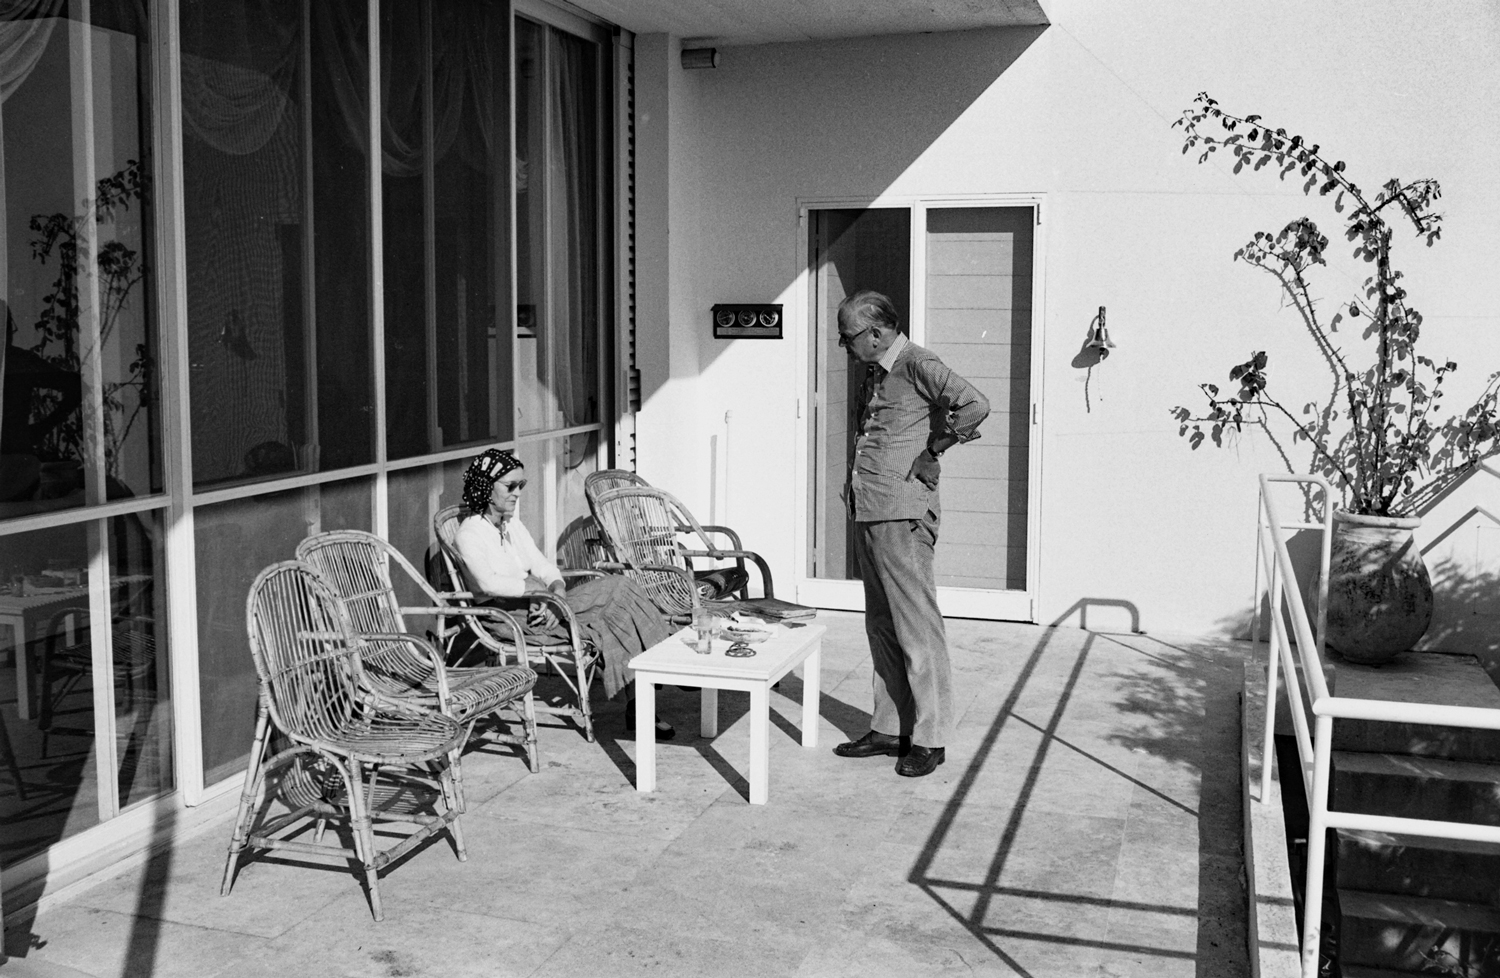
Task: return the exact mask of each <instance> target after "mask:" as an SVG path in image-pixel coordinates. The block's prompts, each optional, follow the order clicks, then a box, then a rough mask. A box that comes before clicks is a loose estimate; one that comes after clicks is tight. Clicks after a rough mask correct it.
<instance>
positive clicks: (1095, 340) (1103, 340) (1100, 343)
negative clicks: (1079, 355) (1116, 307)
mask: <svg viewBox="0 0 1500 978" xmlns="http://www.w3.org/2000/svg"><path fill="white" fill-rule="evenodd" d="M1084 346H1085V347H1087V348H1089V349H1094V350H1098V351H1099V359H1100V360H1103V359H1104V358H1105V357H1107V356H1109V351H1110V350H1113V349H1114V348H1115V344H1114V341H1113V340H1111V339H1110V338H1109V330H1108V329H1106V328H1105V326H1104V307H1103V306H1100V307H1099V315H1098V317H1097V318H1096V319H1095V320H1094V324H1093V328H1092V329H1091V330H1089V339H1088V342H1087V343H1085V344H1084Z"/></svg>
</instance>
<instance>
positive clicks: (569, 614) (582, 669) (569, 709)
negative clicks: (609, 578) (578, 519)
mask: <svg viewBox="0 0 1500 978" xmlns="http://www.w3.org/2000/svg"><path fill="white" fill-rule="evenodd" d="M467 513H468V509H467V508H465V507H463V506H449V507H447V508H445V509H442V510H440V511H439V512H438V514H437V515H436V516H434V517H433V518H432V528H433V530H434V532H435V533H436V534H437V538H438V543H439V544H440V546H441V548H442V556H443V568H444V570H445V571H446V572H447V574H448V583H449V587H450V588H452V590H451V591H449V592H447V593H448V594H449V595H450V596H451V597H452V599H453V601H454V602H455V603H457V604H460V605H469V604H470V603H471V602H472V601H473V599H474V593H473V592H472V591H470V590H466V584H465V582H464V570H463V561H462V560H461V559H460V558H459V556H458V551H457V549H456V548H455V546H454V542H453V541H454V539H455V537H456V534H457V533H458V523H459V520H461V519H463V517H464V516H465V515H466V514H467ZM563 576H564V577H593V576H598V575H597V574H596V573H595V572H593V571H588V570H572V571H564V572H563ZM522 597H523V598H524V599H525V600H528V601H540V602H543V603H545V604H548V605H551V606H552V608H553V610H554V611H555V612H556V614H557V617H558V620H559V621H561V622H563V623H564V624H566V625H567V627H568V639H567V641H561V642H544V641H540V640H538V639H535V638H533V639H531V640H530V641H518V640H517V639H516V638H515V637H514V636H515V633H514V632H511V631H506V632H497V631H496V630H494V629H492V628H490V627H489V626H488V625H487V624H486V623H485V621H484V620H483V619H481V618H477V617H471V618H466V619H465V621H464V624H465V627H466V628H468V629H469V631H470V633H471V634H472V635H473V637H474V639H475V640H476V641H478V642H480V643H483V644H484V645H485V646H486V647H493V648H498V649H501V650H502V651H503V652H504V653H505V654H507V655H514V656H516V658H517V661H520V662H524V663H527V664H535V665H538V666H541V665H545V666H547V667H549V668H551V669H552V670H553V671H555V672H557V673H558V674H559V675H560V676H561V677H562V679H563V682H564V683H566V684H567V686H568V689H569V691H570V692H571V693H572V702H567V701H566V700H564V701H563V702H560V703H548V702H541V703H537V704H536V710H537V712H539V713H548V714H551V715H553V716H566V717H571V718H573V719H574V720H576V721H577V722H578V724H579V725H580V726H582V727H583V735H584V737H585V738H586V739H588V740H589V741H593V739H594V715H593V710H592V709H591V708H590V706H589V685H590V684H591V683H592V682H593V678H594V674H595V673H596V672H597V670H598V666H599V652H598V650H596V649H595V648H594V647H593V646H592V645H588V644H586V643H585V642H584V640H583V636H582V635H581V634H580V632H579V630H578V621H577V619H575V618H574V617H573V610H572V609H571V608H569V607H568V603H567V601H566V600H564V598H563V597H562V596H560V595H558V594H556V593H554V592H552V591H548V590H544V589H538V590H532V591H527V592H526V593H525V594H524V595H523V596H522Z"/></svg>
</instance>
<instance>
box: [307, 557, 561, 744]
mask: <svg viewBox="0 0 1500 978" xmlns="http://www.w3.org/2000/svg"><path fill="white" fill-rule="evenodd" d="M297 559H298V560H303V561H306V562H307V563H309V564H311V565H312V566H313V567H315V568H317V570H318V572H319V573H321V574H322V575H323V577H324V578H325V579H326V580H327V581H328V583H329V584H331V585H332V586H333V589H334V591H336V592H337V593H338V595H339V597H340V598H342V599H343V601H344V606H345V607H346V608H347V609H348V611H349V617H350V620H351V621H352V622H353V623H354V630H355V631H356V632H358V633H359V635H360V637H361V638H363V639H364V640H365V645H364V648H365V652H364V655H363V662H364V667H365V675H366V677H367V679H368V681H369V682H370V683H371V685H372V686H373V687H374V688H376V689H377V690H379V691H380V692H382V693H386V694H389V695H393V696H407V695H411V694H413V693H415V694H417V695H419V696H421V697H425V699H424V702H426V703H427V704H428V705H432V704H434V703H435V702H436V693H437V686H438V683H439V682H440V681H442V680H443V679H444V676H442V675H440V674H439V671H438V670H435V669H434V668H433V665H432V660H431V658H430V657H429V655H428V654H427V651H426V649H425V648H424V646H425V644H426V643H425V642H422V641H421V640H420V639H419V638H417V637H416V636H414V635H412V634H411V632H410V630H409V629H408V628H407V623H406V616H407V615H426V616H431V617H433V618H435V619H436V621H437V630H436V632H435V636H436V637H437V638H438V641H439V644H441V645H444V646H445V648H444V651H448V650H449V648H450V647H451V644H452V643H451V639H452V638H453V637H455V635H456V633H457V632H458V631H459V629H460V627H461V626H460V625H459V624H458V623H457V622H456V621H455V622H454V623H453V624H451V625H450V624H449V621H450V619H459V620H461V619H465V618H483V619H485V620H486V621H488V622H490V623H491V625H492V626H494V627H495V629H503V630H505V631H507V632H508V634H510V635H511V636H512V637H513V638H514V640H515V641H517V642H521V643H523V644H524V642H525V638H524V636H523V633H522V632H521V629H520V627H519V626H518V625H517V624H516V621H515V619H514V618H512V617H511V616H510V615H508V614H506V613H505V612H503V611H501V610H500V609H498V608H473V607H466V606H464V605H462V604H458V603H456V601H455V599H454V597H453V595H451V594H444V593H441V592H439V591H437V590H436V589H434V588H433V587H432V585H431V584H428V583H427V579H426V578H425V577H423V576H422V575H421V574H419V573H418V572H417V569H416V568H415V567H413V566H412V565H411V562H410V561H408V560H407V559H406V558H405V557H404V556H402V554H401V552H400V551H399V550H397V549H396V548H395V547H393V546H391V545H390V544H389V543H387V542H386V541H385V540H382V539H381V538H380V537H378V536H376V535H375V534H373V533H366V532H364V531H362V530H332V531H329V532H327V533H319V534H316V535H314V536H310V537H308V538H306V539H305V540H303V541H302V542H301V543H299V544H298V545H297ZM392 565H395V566H396V567H398V568H400V569H401V570H402V571H403V572H404V573H405V574H406V576H407V577H408V578H409V579H410V580H411V581H412V583H413V584H414V585H416V587H417V588H418V589H420V591H421V592H422V594H423V596H424V597H425V598H426V600H427V604H425V605H417V606H409V607H403V606H402V605H401V603H400V602H399V601H398V600H397V598H396V588H395V585H394V584H393V583H392V581H391V566H392ZM486 634H487V635H488V634H493V633H492V632H486ZM492 650H493V651H494V652H495V653H496V654H497V657H498V654H499V653H501V651H502V650H501V649H500V648H499V647H492ZM442 673H445V674H446V682H447V684H448V702H449V707H450V710H451V716H452V717H453V718H454V719H455V720H457V721H458V722H459V723H460V724H462V725H463V727H464V736H465V738H466V739H467V738H468V736H470V735H471V734H472V732H473V729H474V724H475V722H476V721H478V720H479V719H480V718H482V717H484V716H487V715H491V714H493V715H494V716H496V717H497V718H499V719H501V720H504V719H505V711H507V710H510V711H514V712H516V713H518V714H519V718H520V720H521V726H522V732H521V733H520V734H513V733H509V732H505V731H496V732H494V733H492V734H491V738H492V739H493V740H496V741H499V742H500V743H506V744H515V745H517V746H519V747H520V748H521V749H522V750H524V751H525V753H526V761H527V766H528V767H530V768H531V770H532V772H533V773H535V772H536V771H538V770H540V759H539V757H538V756H537V740H536V712H535V705H534V704H533V702H532V695H531V691H532V688H533V687H534V686H536V678H537V677H536V673H535V672H533V671H532V670H531V669H529V668H527V667H526V666H525V665H524V664H523V665H504V664H501V665H495V666H462V665H451V666H447V667H446V668H445V669H443V670H442Z"/></svg>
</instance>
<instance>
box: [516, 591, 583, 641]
mask: <svg viewBox="0 0 1500 978" xmlns="http://www.w3.org/2000/svg"><path fill="white" fill-rule="evenodd" d="M521 597H522V598H524V599H525V600H527V601H540V602H541V603H542V604H549V605H555V606H556V608H557V617H558V620H559V621H561V622H562V623H563V624H564V625H567V626H568V640H569V641H570V642H571V643H572V644H573V647H574V648H576V649H581V648H583V633H582V632H580V631H579V630H578V619H577V618H575V617H574V616H573V609H572V608H570V607H568V601H567V599H566V598H565V597H563V596H562V595H561V594H558V593H557V592H556V591H552V590H549V589H546V588H532V589H531V590H530V591H526V592H524V593H522V595H521Z"/></svg>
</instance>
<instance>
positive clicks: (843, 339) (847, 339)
mask: <svg viewBox="0 0 1500 978" xmlns="http://www.w3.org/2000/svg"><path fill="white" fill-rule="evenodd" d="M870 329H871V327H869V326H866V327H865V328H864V329H862V330H860V331H859V332H858V333H840V334H839V346H841V347H843V348H844V349H846V350H847V349H849V347H850V345H851V344H852V343H853V342H854V341H855V340H857V339H859V338H860V337H861V336H863V335H865V334H866V333H868V332H869V331H870Z"/></svg>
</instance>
